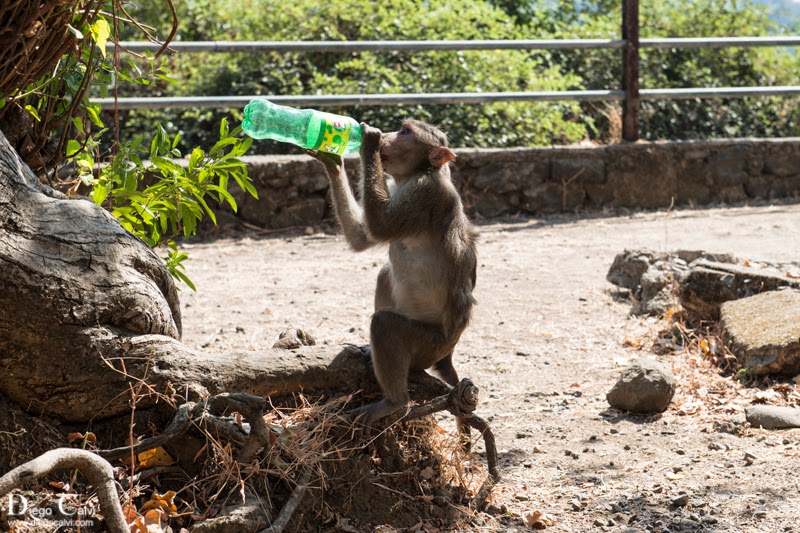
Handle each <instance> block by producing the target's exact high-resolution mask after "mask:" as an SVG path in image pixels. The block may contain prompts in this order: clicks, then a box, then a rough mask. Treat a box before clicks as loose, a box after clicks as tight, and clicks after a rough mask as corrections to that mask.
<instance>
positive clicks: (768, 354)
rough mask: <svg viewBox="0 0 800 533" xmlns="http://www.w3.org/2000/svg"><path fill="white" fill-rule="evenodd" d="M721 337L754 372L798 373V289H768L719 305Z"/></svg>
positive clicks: (746, 366)
mask: <svg viewBox="0 0 800 533" xmlns="http://www.w3.org/2000/svg"><path fill="white" fill-rule="evenodd" d="M720 315H721V318H722V325H723V327H724V328H725V338H726V340H727V342H728V343H729V346H730V348H731V351H732V352H733V354H734V355H735V356H736V358H737V359H738V361H739V364H741V365H742V367H743V368H747V369H750V370H751V371H752V372H753V373H754V374H756V375H763V374H796V373H798V372H800V291H797V290H791V289H786V290H779V291H770V292H764V293H761V294H757V295H755V296H750V297H748V298H742V299H740V300H734V301H730V302H726V303H724V304H722V307H721V311H720Z"/></svg>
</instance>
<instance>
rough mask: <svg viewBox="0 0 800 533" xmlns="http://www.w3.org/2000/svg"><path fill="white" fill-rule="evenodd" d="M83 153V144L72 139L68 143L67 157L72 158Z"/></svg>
mask: <svg viewBox="0 0 800 533" xmlns="http://www.w3.org/2000/svg"><path fill="white" fill-rule="evenodd" d="M80 151H81V143H79V142H78V141H76V140H75V139H70V140H68V141H67V153H66V155H67V157H72V156H74V155H75V154H77V153H78V152H80Z"/></svg>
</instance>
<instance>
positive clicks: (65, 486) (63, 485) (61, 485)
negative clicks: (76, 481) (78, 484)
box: [50, 481, 69, 490]
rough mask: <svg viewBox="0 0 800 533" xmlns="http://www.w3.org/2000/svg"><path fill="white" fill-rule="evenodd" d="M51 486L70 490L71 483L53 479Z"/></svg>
mask: <svg viewBox="0 0 800 533" xmlns="http://www.w3.org/2000/svg"><path fill="white" fill-rule="evenodd" d="M50 486H51V487H53V488H54V489H57V490H69V483H64V482H63V481H51V482H50Z"/></svg>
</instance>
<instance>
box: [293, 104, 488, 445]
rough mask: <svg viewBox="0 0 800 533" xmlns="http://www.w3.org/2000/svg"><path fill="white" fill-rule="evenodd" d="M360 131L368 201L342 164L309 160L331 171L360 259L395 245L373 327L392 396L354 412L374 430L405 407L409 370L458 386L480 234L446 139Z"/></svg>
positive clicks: (382, 380) (418, 125)
mask: <svg viewBox="0 0 800 533" xmlns="http://www.w3.org/2000/svg"><path fill="white" fill-rule="evenodd" d="M361 126H362V128H363V133H362V135H363V141H362V145H361V160H362V164H363V173H362V177H361V179H362V181H361V189H362V198H361V203H359V202H358V201H356V199H355V196H354V194H353V191H352V190H351V188H350V185H349V183H348V181H347V175H346V174H345V170H344V165H343V163H342V159H341V157H339V156H337V155H332V154H326V153H322V152H312V151H310V152H309V155H311V156H313V157H315V158H317V159H318V160H319V161H321V162H322V164H323V165H324V166H325V169H326V171H327V174H328V177H329V178H330V182H331V192H332V197H333V207H334V211H335V212H336V218H337V219H338V220H339V224H340V225H341V227H342V231H343V233H344V236H345V239H346V240H347V242H348V244H349V245H350V246H351V247H352V248H353V249H354V250H356V251H361V250H364V249H366V248H369V247H371V246H373V245H376V244H382V243H387V244H388V245H389V262H388V263H386V265H385V266H384V267H383V268H382V269H381V271H380V273H379V274H378V283H377V288H376V290H375V313H374V314H373V315H372V319H371V323H370V354H371V357H372V363H373V367H374V369H375V377H376V378H377V380H378V384H379V385H380V387H381V390H382V391H383V396H384V397H383V399H382V400H381V401H379V402H377V403H373V404H370V405H367V406H364V407H362V408H361V409H359V410H357V411H356V412H355V414H356V415H357V418H358V419H359V420H360V421H361V422H362V423H363V424H365V425H367V426H371V425H372V424H373V423H374V422H375V421H377V420H379V419H381V418H384V417H386V416H389V415H391V414H392V413H394V412H396V411H398V410H399V409H401V408H403V407H405V406H406V404H407V403H408V401H409V396H408V373H409V372H410V371H423V370H426V369H428V368H432V369H433V371H434V372H435V373H436V374H438V376H439V377H440V378H441V379H442V380H444V381H445V382H446V383H447V384H449V385H450V386H455V385H456V384H457V383H458V374H457V373H456V370H455V368H453V350H454V348H455V346H456V343H457V342H458V339H459V337H461V334H462V333H463V331H464V329H465V328H466V327H467V323H468V322H469V319H470V313H471V311H472V306H473V304H474V303H475V300H474V299H473V297H472V290H473V289H474V287H475V274H476V265H477V258H476V252H475V241H476V238H477V234H476V232H475V229H474V228H473V226H472V224H471V223H470V221H469V220H468V219H467V216H466V214H465V213H464V208H463V206H462V203H461V198H460V197H459V195H458V191H456V188H455V186H454V185H453V183H452V181H451V179H450V168H449V165H448V164H449V163H450V162H451V161H452V160H453V159H455V157H456V156H455V154H454V153H453V152H452V150H450V148H448V147H447V137H446V136H445V134H444V133H442V132H441V131H440V130H439V129H437V128H435V127H433V126H431V125H429V124H425V123H424V122H419V121H416V120H411V119H407V120H405V121H404V122H403V125H402V128H401V129H400V130H399V131H396V132H393V133H386V134H382V133H381V131H380V130H378V129H375V128H372V127H370V126H368V125H366V124H362V125H361ZM385 173H386V174H385ZM387 174H388V175H387ZM459 427H460V428H462V429H463V425H462V424H461V421H459Z"/></svg>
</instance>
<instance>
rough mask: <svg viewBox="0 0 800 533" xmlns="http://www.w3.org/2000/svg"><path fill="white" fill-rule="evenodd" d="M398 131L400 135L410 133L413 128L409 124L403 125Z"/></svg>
mask: <svg viewBox="0 0 800 533" xmlns="http://www.w3.org/2000/svg"><path fill="white" fill-rule="evenodd" d="M397 133H399V134H400V135H408V134H409V133H411V128H409V127H408V126H403V127H402V128H400V131H398V132H397Z"/></svg>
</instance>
